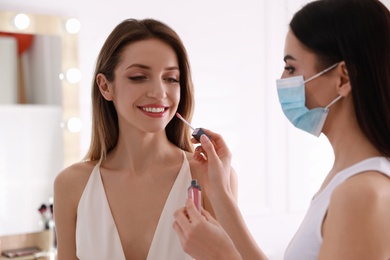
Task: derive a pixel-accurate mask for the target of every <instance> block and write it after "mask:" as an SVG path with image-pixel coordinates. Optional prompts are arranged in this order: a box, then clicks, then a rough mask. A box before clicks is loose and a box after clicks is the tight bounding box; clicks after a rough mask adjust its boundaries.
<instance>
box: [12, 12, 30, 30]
mask: <svg viewBox="0 0 390 260" xmlns="http://www.w3.org/2000/svg"><path fill="white" fill-rule="evenodd" d="M14 25H15V27H16V28H17V29H19V30H25V29H27V28H28V27H29V26H30V17H29V16H28V15H26V14H22V13H20V14H17V15H15V17H14Z"/></svg>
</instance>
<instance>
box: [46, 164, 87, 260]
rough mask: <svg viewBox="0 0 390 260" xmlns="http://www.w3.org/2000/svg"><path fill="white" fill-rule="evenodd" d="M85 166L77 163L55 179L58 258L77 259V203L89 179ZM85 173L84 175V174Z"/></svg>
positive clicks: (62, 259)
mask: <svg viewBox="0 0 390 260" xmlns="http://www.w3.org/2000/svg"><path fill="white" fill-rule="evenodd" d="M81 168H83V166H82V165H81V163H80V164H75V165H72V166H70V167H69V168H67V169H65V170H63V171H62V172H61V173H60V174H59V175H58V176H57V177H56V179H55V181H54V204H53V205H54V208H53V209H54V221H55V225H56V235H57V257H58V260H71V259H77V257H76V219H77V205H78V201H79V199H80V196H81V193H82V191H83V189H84V186H85V184H86V181H87V180H84V179H85V177H87V176H85V174H82V170H81ZM83 175H84V176H83Z"/></svg>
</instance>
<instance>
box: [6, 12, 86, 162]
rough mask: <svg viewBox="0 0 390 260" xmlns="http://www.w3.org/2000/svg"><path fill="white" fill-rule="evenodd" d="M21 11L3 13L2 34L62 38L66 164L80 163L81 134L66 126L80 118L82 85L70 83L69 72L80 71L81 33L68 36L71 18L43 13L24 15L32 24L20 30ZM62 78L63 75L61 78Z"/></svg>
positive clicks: (62, 86) (63, 118)
mask: <svg viewBox="0 0 390 260" xmlns="http://www.w3.org/2000/svg"><path fill="white" fill-rule="evenodd" d="M20 13H21V12H14V11H0V31H4V32H13V33H27V34H42V35H55V36H59V37H60V38H61V45H62V53H61V56H62V57H61V71H62V75H61V78H62V83H61V88H62V108H63V112H62V113H63V116H62V120H63V126H64V131H63V137H64V140H63V141H64V165H63V167H64V168H65V167H67V166H68V165H71V164H73V163H74V162H76V161H79V160H80V148H79V147H80V133H79V132H76V133H74V132H70V131H68V130H67V127H66V124H67V122H68V120H69V119H70V118H73V117H76V118H80V115H79V114H80V105H79V83H70V82H68V81H67V80H66V77H65V75H66V72H67V70H69V69H71V68H78V44H79V43H78V33H69V32H67V30H66V22H67V20H68V19H70V18H71V17H61V16H49V15H41V14H31V13H23V14H26V15H28V17H29V18H30V25H29V27H27V28H26V29H23V30H20V29H18V28H16V26H15V25H14V23H13V20H14V17H15V16H16V15H17V14H20ZM59 76H60V75H59Z"/></svg>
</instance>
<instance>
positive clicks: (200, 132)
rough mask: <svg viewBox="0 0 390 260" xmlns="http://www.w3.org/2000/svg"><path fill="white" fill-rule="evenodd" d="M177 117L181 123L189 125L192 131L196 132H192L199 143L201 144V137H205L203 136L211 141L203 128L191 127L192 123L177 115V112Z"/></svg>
mask: <svg viewBox="0 0 390 260" xmlns="http://www.w3.org/2000/svg"><path fill="white" fill-rule="evenodd" d="M176 116H177V117H178V118H179V119H180V120H181V121H183V122H184V123H185V124H186V125H188V126H189V127H190V128H191V129H192V131H194V132H192V136H193V137H194V138H195V139H196V140H197V141H198V142H200V141H199V139H200V136H201V135H203V134H204V135H206V136H207V137H208V138H209V139H210V140H211V137H210V136H208V135H207V134H206V133H205V131H203V129H202V128H194V127H193V126H192V125H190V123H188V122H187V120H185V119H184V118H183V117H182V116H181V115H180V114H179V113H177V112H176Z"/></svg>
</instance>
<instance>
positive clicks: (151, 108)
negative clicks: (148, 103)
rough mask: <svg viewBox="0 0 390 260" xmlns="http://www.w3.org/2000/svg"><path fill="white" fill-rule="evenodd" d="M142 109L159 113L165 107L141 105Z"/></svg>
mask: <svg viewBox="0 0 390 260" xmlns="http://www.w3.org/2000/svg"><path fill="white" fill-rule="evenodd" d="M142 110H143V111H146V112H149V113H161V112H164V110H165V108H163V107H143V108H142Z"/></svg>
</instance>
